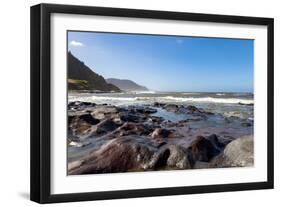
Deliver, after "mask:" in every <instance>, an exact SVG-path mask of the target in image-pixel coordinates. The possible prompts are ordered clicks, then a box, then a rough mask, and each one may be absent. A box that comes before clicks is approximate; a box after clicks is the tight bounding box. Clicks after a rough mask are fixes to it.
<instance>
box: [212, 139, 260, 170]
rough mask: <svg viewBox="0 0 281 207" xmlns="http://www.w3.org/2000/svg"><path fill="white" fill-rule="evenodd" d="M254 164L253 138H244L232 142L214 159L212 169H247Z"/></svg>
mask: <svg viewBox="0 0 281 207" xmlns="http://www.w3.org/2000/svg"><path fill="white" fill-rule="evenodd" d="M253 164H254V142H253V136H252V135H251V136H243V137H240V138H237V139H235V140H234V141H232V142H230V143H229V144H228V145H227V146H226V147H225V149H224V151H223V152H222V153H221V154H219V155H218V156H216V157H214V158H213V159H212V161H211V163H210V167H245V166H253Z"/></svg>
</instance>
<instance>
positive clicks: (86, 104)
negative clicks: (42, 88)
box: [68, 101, 96, 109]
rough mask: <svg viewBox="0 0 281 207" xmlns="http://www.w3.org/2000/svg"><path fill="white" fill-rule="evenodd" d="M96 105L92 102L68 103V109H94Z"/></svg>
mask: <svg viewBox="0 0 281 207" xmlns="http://www.w3.org/2000/svg"><path fill="white" fill-rule="evenodd" d="M95 105H96V104H95V103H92V102H82V101H74V102H70V103H68V109H83V108H86V107H94V106H95Z"/></svg>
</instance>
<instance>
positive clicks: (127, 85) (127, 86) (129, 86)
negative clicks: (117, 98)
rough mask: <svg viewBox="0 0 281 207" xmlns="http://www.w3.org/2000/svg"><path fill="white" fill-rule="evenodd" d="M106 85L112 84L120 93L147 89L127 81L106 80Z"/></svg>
mask: <svg viewBox="0 0 281 207" xmlns="http://www.w3.org/2000/svg"><path fill="white" fill-rule="evenodd" d="M106 81H107V83H110V84H113V85H115V86H117V87H118V88H120V89H121V90H122V91H148V88H146V87H145V86H141V85H139V84H137V83H135V82H134V81H131V80H127V79H117V78H108V79H106Z"/></svg>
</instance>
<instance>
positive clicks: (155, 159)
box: [68, 101, 254, 175]
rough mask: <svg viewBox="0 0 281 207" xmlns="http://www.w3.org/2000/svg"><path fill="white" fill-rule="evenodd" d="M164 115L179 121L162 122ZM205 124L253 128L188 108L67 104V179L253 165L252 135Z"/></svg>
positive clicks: (218, 115)
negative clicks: (70, 177)
mask: <svg viewBox="0 0 281 207" xmlns="http://www.w3.org/2000/svg"><path fill="white" fill-rule="evenodd" d="M163 111H164V112H167V113H173V114H180V115H184V119H181V120H179V121H171V120H169V119H165V118H164V117H163V116H160V115H159V114H160V113H161V112H163ZM209 120H216V121H217V122H223V123H225V124H229V125H230V126H231V125H232V123H237V122H239V124H240V125H241V128H245V129H246V128H249V127H252V125H253V123H252V122H251V121H249V120H243V119H240V118H237V117H232V116H231V117H224V116H222V115H220V114H214V113H212V112H208V111H205V110H203V109H200V108H197V107H195V106H193V105H187V106H185V105H178V104H165V103H154V104H150V105H141V106H138V105H131V106H124V107H120V106H113V105H106V104H95V103H90V102H79V101H77V102H70V103H69V104H68V174H69V175H78V174H92V173H117V172H132V171H151V170H175V169H198V168H220V167H243V166H252V165H253V163H254V159H253V135H252V133H245V131H243V130H237V129H235V128H232V127H225V126H224V125H222V126H221V127H220V126H212V125H204V124H205V123H206V122H209ZM198 126H204V127H198ZM248 131H251V130H248ZM246 132H247V130H246ZM245 135H247V136H245Z"/></svg>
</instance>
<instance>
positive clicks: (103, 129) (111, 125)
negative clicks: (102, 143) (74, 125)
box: [92, 119, 119, 135]
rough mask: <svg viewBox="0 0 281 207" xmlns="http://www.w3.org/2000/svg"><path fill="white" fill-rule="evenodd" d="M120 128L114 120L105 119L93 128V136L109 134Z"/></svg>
mask: <svg viewBox="0 0 281 207" xmlns="http://www.w3.org/2000/svg"><path fill="white" fill-rule="evenodd" d="M117 127H119V125H118V124H116V123H115V122H114V121H113V120H112V119H105V120H103V121H101V122H100V123H99V124H97V125H95V126H93V128H92V134H95V135H101V134H105V133H108V132H111V131H113V130H115V129H116V128H117Z"/></svg>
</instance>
